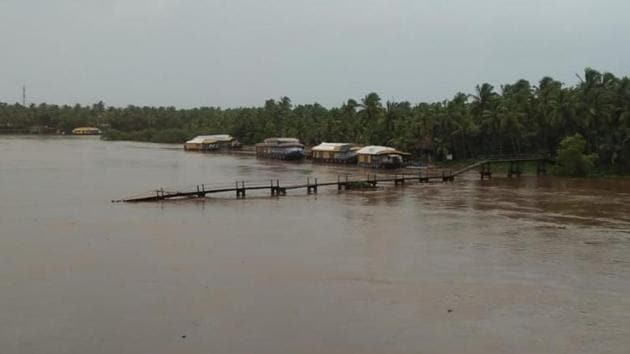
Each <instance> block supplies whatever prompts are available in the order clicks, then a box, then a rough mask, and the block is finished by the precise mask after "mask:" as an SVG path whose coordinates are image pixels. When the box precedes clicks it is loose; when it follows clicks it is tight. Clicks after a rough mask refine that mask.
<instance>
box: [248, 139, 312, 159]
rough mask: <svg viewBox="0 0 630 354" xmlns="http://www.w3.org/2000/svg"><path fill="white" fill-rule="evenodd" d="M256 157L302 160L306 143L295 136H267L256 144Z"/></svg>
mask: <svg viewBox="0 0 630 354" xmlns="http://www.w3.org/2000/svg"><path fill="white" fill-rule="evenodd" d="M256 157H258V158H263V159H278V160H301V159H303V158H304V145H302V144H301V143H300V141H299V140H298V139H295V138H267V139H265V140H264V141H263V142H262V143H258V144H256Z"/></svg>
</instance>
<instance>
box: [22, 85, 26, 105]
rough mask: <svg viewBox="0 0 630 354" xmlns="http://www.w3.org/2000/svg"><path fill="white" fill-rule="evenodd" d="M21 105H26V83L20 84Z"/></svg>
mask: <svg viewBox="0 0 630 354" xmlns="http://www.w3.org/2000/svg"><path fill="white" fill-rule="evenodd" d="M22 106H24V107H26V85H22Z"/></svg>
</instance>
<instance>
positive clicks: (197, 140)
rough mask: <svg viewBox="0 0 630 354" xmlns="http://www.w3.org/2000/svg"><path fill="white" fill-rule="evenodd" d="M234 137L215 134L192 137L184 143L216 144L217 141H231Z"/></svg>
mask: <svg viewBox="0 0 630 354" xmlns="http://www.w3.org/2000/svg"><path fill="white" fill-rule="evenodd" d="M232 140H234V137H232V136H231V135H229V134H215V135H199V136H196V137H194V138H193V139H191V140H188V141H187V142H186V143H190V144H201V143H204V142H205V143H207V142H218V141H232Z"/></svg>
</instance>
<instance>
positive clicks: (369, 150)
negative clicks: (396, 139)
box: [357, 145, 409, 168]
mask: <svg viewBox="0 0 630 354" xmlns="http://www.w3.org/2000/svg"><path fill="white" fill-rule="evenodd" d="M407 155H409V154H408V153H405V152H402V151H398V150H396V149H394V148H391V147H387V146H376V145H371V146H366V147H363V148H361V149H359V150H358V151H357V160H358V165H359V166H361V167H371V168H399V167H402V166H403V162H404V156H407Z"/></svg>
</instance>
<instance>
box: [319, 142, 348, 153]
mask: <svg viewBox="0 0 630 354" xmlns="http://www.w3.org/2000/svg"><path fill="white" fill-rule="evenodd" d="M350 145H351V144H349V143H321V144H319V145H317V146H313V148H312V149H311V150H312V151H339V150H341V149H342V148H343V147H346V146H350Z"/></svg>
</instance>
